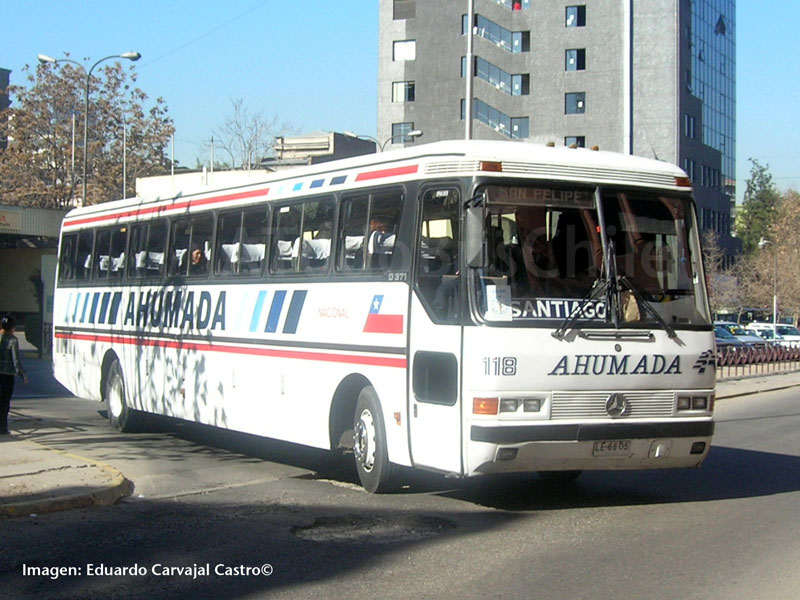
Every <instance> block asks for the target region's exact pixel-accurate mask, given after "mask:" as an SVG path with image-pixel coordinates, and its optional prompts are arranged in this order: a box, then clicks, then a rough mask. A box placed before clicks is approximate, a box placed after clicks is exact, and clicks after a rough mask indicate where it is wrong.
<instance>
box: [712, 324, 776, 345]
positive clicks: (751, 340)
mask: <svg viewBox="0 0 800 600" xmlns="http://www.w3.org/2000/svg"><path fill="white" fill-rule="evenodd" d="M714 327H722V328H723V329H725V330H726V331H727V332H728V333H730V334H732V335H733V336H734V337H735V338H736V339H737V340H741V341H742V342H744V343H745V344H746V345H748V346H750V347H755V348H764V347H766V345H767V342H766V340H765V338H763V337H761V336H760V335H758V334H757V333H756V332H755V331H747V329H745V328H744V327H742V326H741V325H739V324H738V323H729V322H726V321H717V322H715V323H714Z"/></svg>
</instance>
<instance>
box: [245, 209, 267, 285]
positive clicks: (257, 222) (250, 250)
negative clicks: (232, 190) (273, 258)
mask: <svg viewBox="0 0 800 600" xmlns="http://www.w3.org/2000/svg"><path fill="white" fill-rule="evenodd" d="M267 231H268V222H267V213H266V211H265V210H264V209H263V208H259V209H255V210H247V211H245V212H244V215H243V217H242V240H241V241H242V249H241V253H240V273H241V274H242V275H261V273H263V272H264V262H265V260H266V256H267Z"/></svg>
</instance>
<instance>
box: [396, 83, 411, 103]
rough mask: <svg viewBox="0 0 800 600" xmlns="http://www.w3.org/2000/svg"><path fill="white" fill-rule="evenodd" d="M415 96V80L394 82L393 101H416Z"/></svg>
mask: <svg viewBox="0 0 800 600" xmlns="http://www.w3.org/2000/svg"><path fill="white" fill-rule="evenodd" d="M414 98H415V87H414V82H413V81H395V82H394V83H393V84H392V102H414Z"/></svg>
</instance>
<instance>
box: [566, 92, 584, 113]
mask: <svg viewBox="0 0 800 600" xmlns="http://www.w3.org/2000/svg"><path fill="white" fill-rule="evenodd" d="M564 112H565V113H566V114H568V115H579V114H583V113H584V112H586V92H568V93H567V94H565V96H564Z"/></svg>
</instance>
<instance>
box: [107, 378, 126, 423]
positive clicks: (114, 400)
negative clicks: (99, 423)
mask: <svg viewBox="0 0 800 600" xmlns="http://www.w3.org/2000/svg"><path fill="white" fill-rule="evenodd" d="M122 402H123V400H122V385H121V383H120V381H119V378H115V379H114V380H113V381H112V382H111V385H110V386H109V391H108V410H109V411H111V414H112V415H113V416H114V417H115V418H119V416H120V415H121V414H122Z"/></svg>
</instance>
